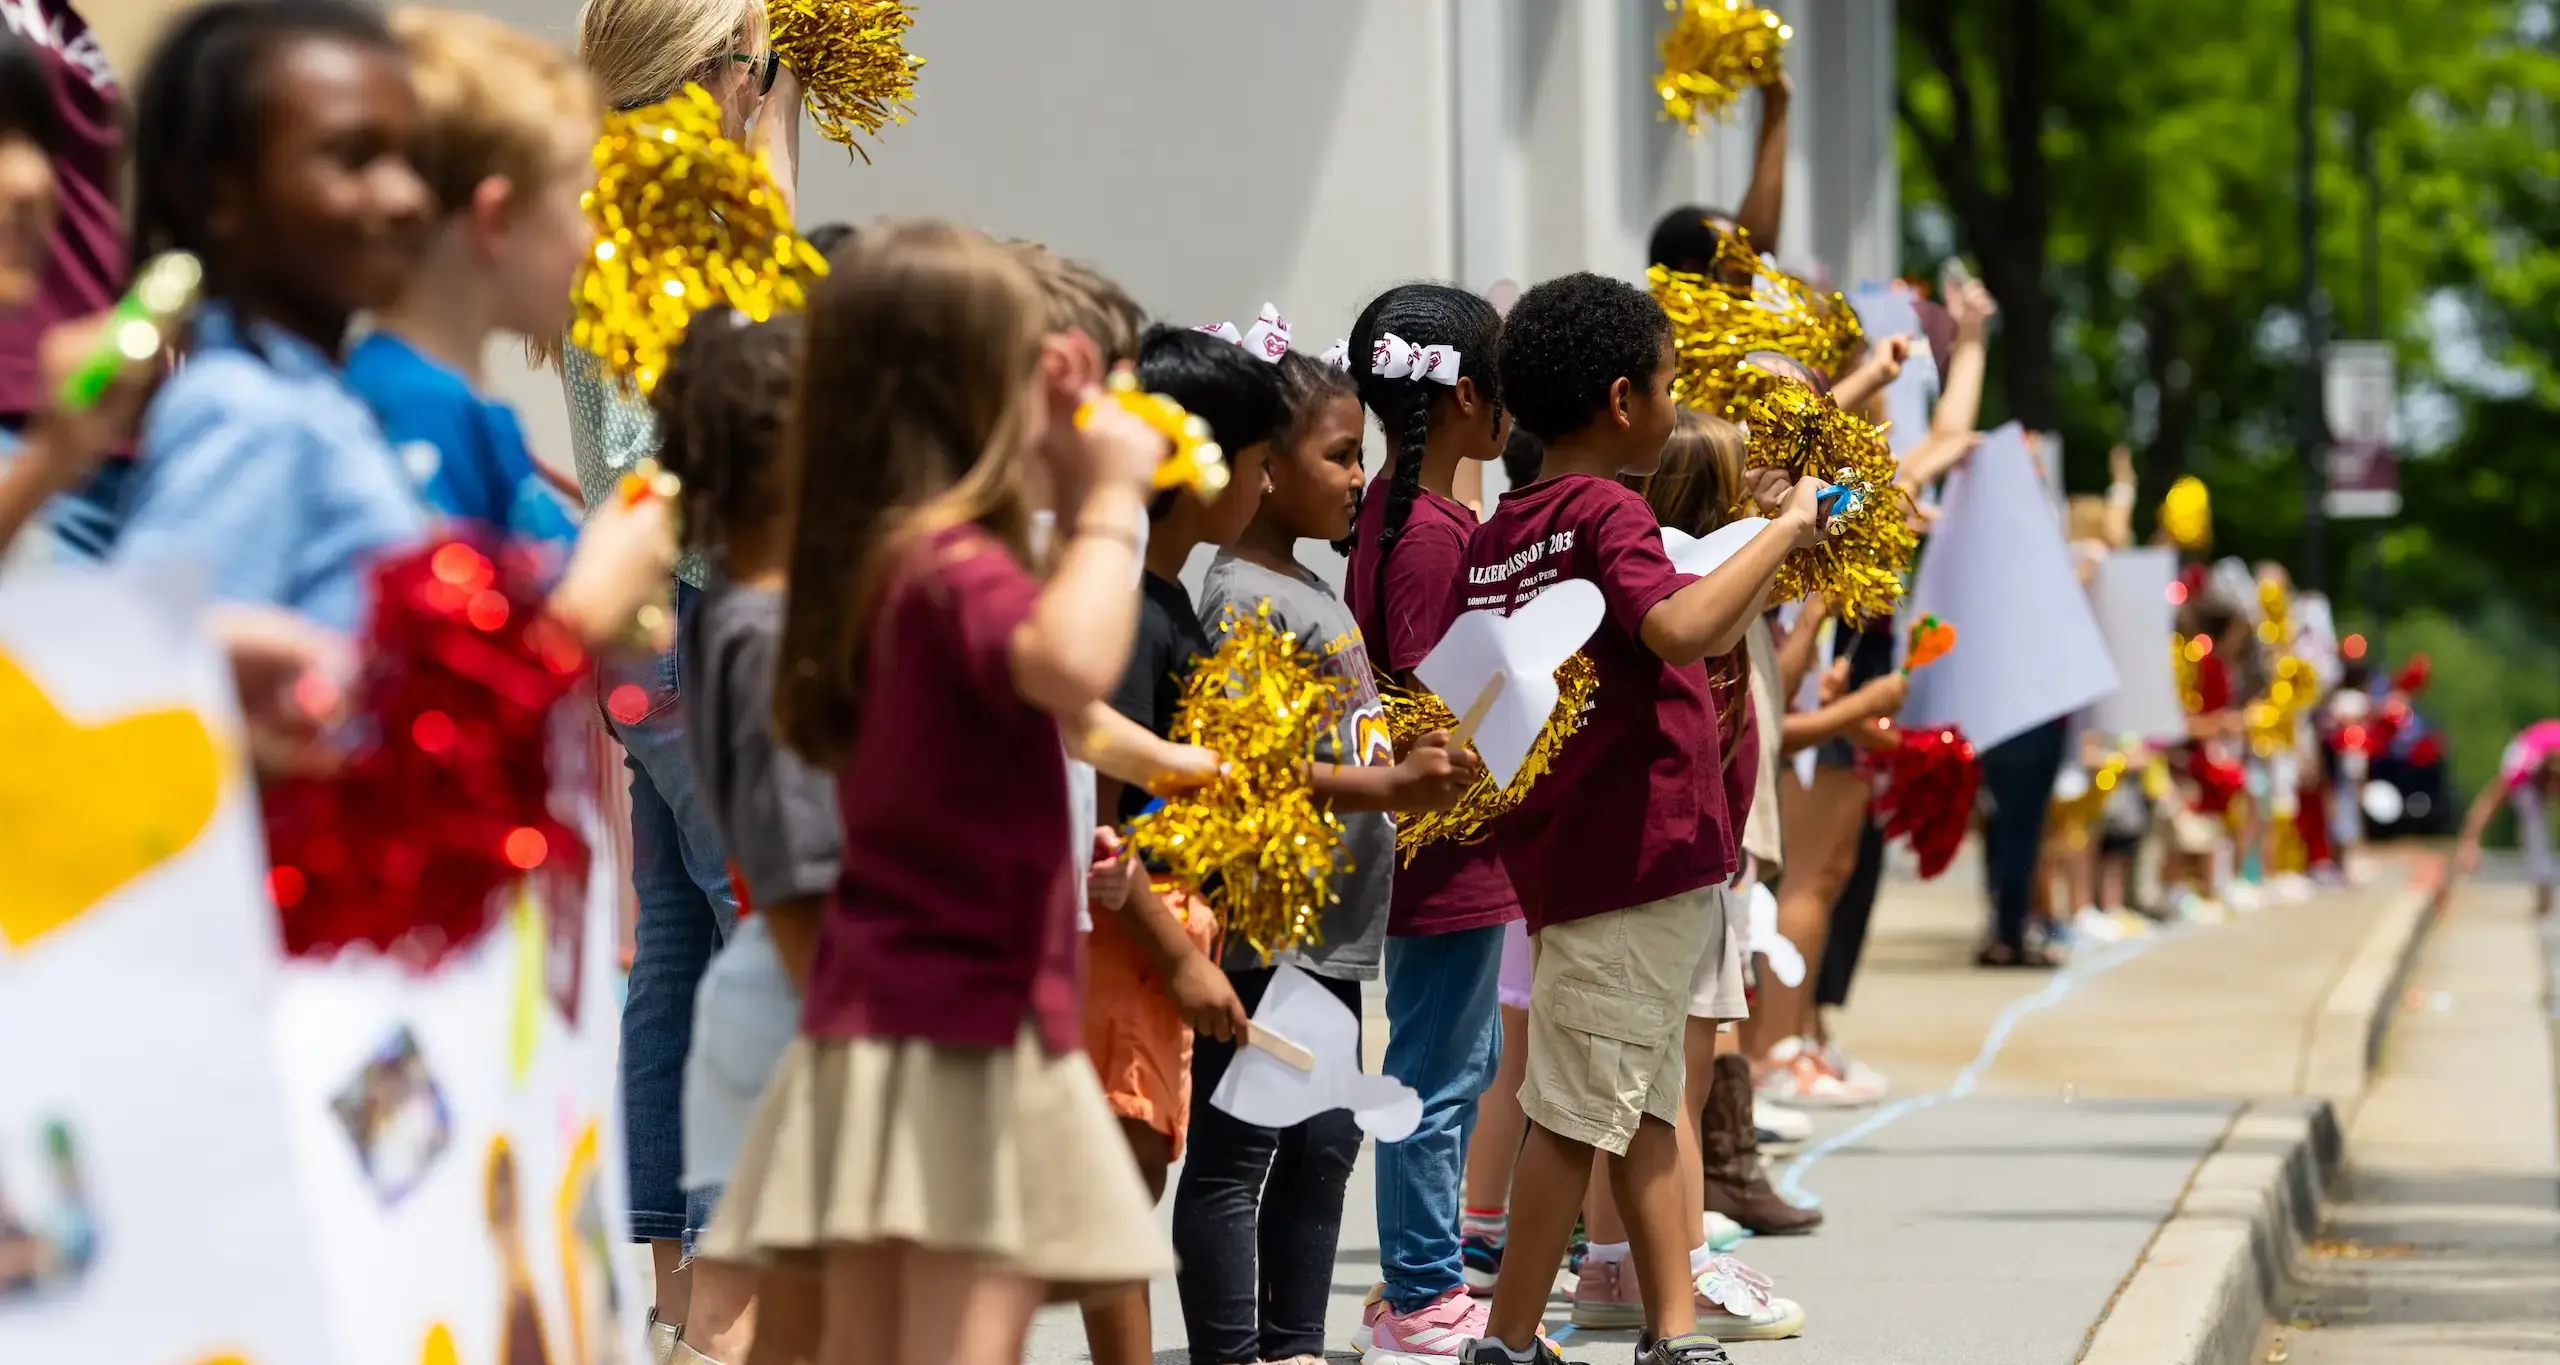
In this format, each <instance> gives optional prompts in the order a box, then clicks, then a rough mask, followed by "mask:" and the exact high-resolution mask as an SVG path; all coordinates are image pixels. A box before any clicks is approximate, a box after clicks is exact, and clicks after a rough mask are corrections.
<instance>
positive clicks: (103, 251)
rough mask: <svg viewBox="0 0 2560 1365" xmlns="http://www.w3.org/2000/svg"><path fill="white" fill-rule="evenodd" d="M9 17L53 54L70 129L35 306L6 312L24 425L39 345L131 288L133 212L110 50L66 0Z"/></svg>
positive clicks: (0, 399)
mask: <svg viewBox="0 0 2560 1365" xmlns="http://www.w3.org/2000/svg"><path fill="white" fill-rule="evenodd" d="M0 22H5V23H6V24H8V26H9V29H10V31H11V32H13V33H15V34H17V35H18V40H19V41H20V42H23V43H25V44H27V45H28V46H30V47H32V48H34V49H35V50H36V53H37V55H38V56H39V57H41V58H42V59H43V62H44V66H45V74H46V75H47V77H49V78H50V80H51V82H52V86H53V89H52V92H51V99H52V102H53V109H54V118H55V121H56V122H58V123H59V124H60V125H61V127H62V143H61V145H59V146H57V147H54V148H52V149H51V150H52V152H53V156H52V163H53V179H54V198H55V202H56V203H57V204H59V205H60V217H59V219H58V220H57V221H56V223H55V225H54V230H53V236H52V239H51V241H50V242H49V243H48V244H47V246H46V248H45V261H44V269H43V272H42V274H41V275H40V276H39V278H38V279H37V282H36V298H35V302H34V303H33V304H32V305H31V306H29V307H26V308H23V309H12V310H7V311H6V312H0V419H7V420H8V421H9V424H10V425H16V423H17V422H18V421H22V420H24V419H25V418H26V416H27V415H28V414H29V413H32V412H34V411H35V410H36V408H37V407H38V406H39V403H38V397H39V396H38V394H37V392H36V385H37V379H36V342H37V341H38V340H39V339H40V338H42V337H43V336H44V334H45V332H46V330H47V329H49V328H51V327H53V326H55V325H56V324H58V323H63V322H68V321H70V320H71V319H74V318H83V317H87V316H89V315H90V314H92V313H96V312H99V311H101V310H103V309H105V308H107V307H108V306H110V305H112V304H113V303H114V302H115V301H116V295H117V294H118V293H120V292H122V291H123V288H124V277H125V259H124V218H123V215H122V214H121V213H120V212H119V211H118V210H117V208H116V200H117V196H118V195H119V194H120V193H121V192H122V186H121V184H120V183H119V174H120V171H119V167H118V161H119V159H120V151H119V149H120V148H121V146H122V143H123V134H122V132H121V128H122V123H121V121H120V119H119V117H118V114H117V108H116V105H117V100H118V92H117V88H116V78H115V73H114V72H113V71H111V70H110V69H109V68H108V66H107V54H106V51H105V49H103V48H101V47H99V46H98V39H97V35H95V34H93V33H91V32H90V31H89V25H88V24H87V23H86V22H85V21H83V20H82V19H81V17H80V16H79V14H78V13H76V12H75V11H74V10H73V9H72V7H71V6H70V5H69V4H67V3H65V0H18V3H15V4H8V5H0Z"/></svg>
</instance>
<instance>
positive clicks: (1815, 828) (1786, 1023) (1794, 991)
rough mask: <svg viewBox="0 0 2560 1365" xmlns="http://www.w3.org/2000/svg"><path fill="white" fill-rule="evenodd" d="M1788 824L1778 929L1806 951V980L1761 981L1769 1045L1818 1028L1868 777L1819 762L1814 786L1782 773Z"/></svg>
mask: <svg viewBox="0 0 2560 1365" xmlns="http://www.w3.org/2000/svg"><path fill="white" fill-rule="evenodd" d="M1778 798H1779V799H1778V805H1779V808H1780V811H1781V817H1782V819H1783V820H1784V821H1785V824H1786V829H1787V876H1786V879H1785V880H1784V881H1782V882H1780V883H1779V887H1778V932H1779V933H1780V934H1782V935H1784V936H1785V937H1786V940H1787V941H1788V942H1789V943H1792V944H1794V945H1795V946H1796V950H1797V951H1798V952H1800V953H1802V954H1803V955H1804V979H1803V980H1802V981H1800V982H1798V983H1797V984H1795V985H1793V986H1789V985H1787V984H1786V983H1784V982H1782V981H1780V980H1778V978H1777V974H1776V973H1774V972H1773V973H1770V974H1768V975H1766V976H1763V977H1762V978H1761V979H1760V1008H1759V1010H1758V1011H1756V1014H1757V1015H1758V1016H1760V1018H1761V1029H1760V1037H1761V1039H1762V1040H1763V1041H1764V1042H1765V1043H1766V1044H1767V1045H1768V1046H1772V1047H1774V1046H1776V1045H1777V1044H1778V1043H1780V1042H1783V1041H1785V1040H1786V1039H1789V1038H1797V1037H1804V1036H1807V1035H1809V1034H1811V1033H1812V1031H1813V1019H1812V1015H1813V991H1814V985H1815V983H1816V982H1817V981H1819V980H1820V979H1821V976H1822V945H1823V941H1824V940H1825V939H1826V938H1827V937H1829V934H1830V929H1831V905H1832V902H1834V901H1836V900H1838V899H1839V898H1840V888H1841V887H1842V886H1844V885H1846V884H1847V882H1848V880H1849V874H1850V873H1852V872H1854V871H1856V870H1857V865H1858V825H1859V822H1860V821H1862V820H1864V819H1865V818H1866V811H1867V783H1866V780H1865V779H1864V778H1861V777H1859V776H1858V775H1857V774H1856V773H1854V772H1851V771H1849V770H1848V769H1845V768H1819V767H1818V768H1815V769H1814V770H1813V785H1812V786H1810V787H1807V786H1804V785H1802V784H1799V783H1798V782H1797V781H1796V780H1795V777H1794V775H1793V774H1787V775H1783V776H1781V777H1780V778H1779V779H1778Z"/></svg>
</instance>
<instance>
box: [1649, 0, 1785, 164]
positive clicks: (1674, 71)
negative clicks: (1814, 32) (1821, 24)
mask: <svg viewBox="0 0 2560 1365" xmlns="http://www.w3.org/2000/svg"><path fill="white" fill-rule="evenodd" d="M1663 8H1664V9H1667V10H1669V11H1671V15H1672V18H1671V29H1670V31H1669V32H1667V33H1665V34H1663V35H1662V75H1661V76H1660V78H1658V79H1657V80H1656V81H1655V82H1654V90H1655V91H1656V92H1657V93H1659V94H1660V95H1661V96H1662V112H1663V116H1664V117H1666V118H1670V119H1674V120H1677V121H1678V122H1681V123H1685V124H1687V125H1688V126H1689V131H1691V132H1693V133H1694V132H1696V131H1698V127H1699V125H1700V123H1701V122H1703V121H1704V120H1705V119H1707V118H1709V117H1711V116H1713V115H1717V114H1721V113H1723V112H1724V111H1725V110H1726V109H1728V108H1730V107H1732V104H1733V102H1734V101H1735V100H1737V99H1739V98H1741V96H1742V92H1743V91H1745V90H1748V89H1750V88H1751V87H1752V86H1755V85H1768V84H1771V83H1772V82H1774V81H1776V80H1777V79H1778V76H1779V72H1780V68H1779V61H1778V58H1779V54H1780V53H1782V52H1784V51H1785V50H1786V46H1787V41H1788V40H1789V39H1791V38H1793V37H1795V30H1794V29H1792V28H1789V27H1787V25H1786V24H1785V23H1783V22H1781V21H1780V20H1779V18H1778V16H1777V15H1776V14H1773V13H1771V12H1770V11H1768V10H1765V9H1762V8H1760V7H1758V6H1756V5H1746V4H1743V3H1742V0H1664V3H1663Z"/></svg>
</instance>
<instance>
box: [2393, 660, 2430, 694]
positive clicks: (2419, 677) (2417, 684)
mask: <svg viewBox="0 0 2560 1365" xmlns="http://www.w3.org/2000/svg"><path fill="white" fill-rule="evenodd" d="M2435 673H2436V661H2435V660H2433V659H2430V658H2428V657H2427V656H2426V655H2424V654H2412V655H2410V656H2409V662H2407V663H2405V664H2402V665H2401V666H2400V672H2399V673H2398V674H2397V675H2395V676H2394V677H2393V678H2392V679H2391V690H2392V691H2394V692H2397V693H2399V694H2400V695H2402V696H2404V697H2414V696H2416V695H2418V694H2419V693H2421V692H2424V691H2426V690H2427V681H2428V680H2429V679H2431V678H2433V677H2434V676H2435Z"/></svg>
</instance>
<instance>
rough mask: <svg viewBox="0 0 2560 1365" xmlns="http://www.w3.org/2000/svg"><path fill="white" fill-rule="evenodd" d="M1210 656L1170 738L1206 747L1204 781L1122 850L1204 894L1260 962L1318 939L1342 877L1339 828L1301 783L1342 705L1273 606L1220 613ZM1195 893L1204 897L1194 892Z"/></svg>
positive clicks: (1336, 688) (1342, 686)
mask: <svg viewBox="0 0 2560 1365" xmlns="http://www.w3.org/2000/svg"><path fill="white" fill-rule="evenodd" d="M1223 628H1224V630H1225V632H1226V634H1225V638H1223V639H1221V640H1220V641H1219V642H1218V649H1217V652H1216V653H1214V654H1212V655H1210V656H1209V657H1208V658H1206V659H1202V660H1201V661H1200V662H1199V663H1198V665H1196V666H1195V667H1194V668H1193V669H1192V672H1191V680H1190V682H1189V683H1188V684H1186V685H1185V687H1184V690H1183V694H1182V701H1181V703H1180V704H1179V705H1178V706H1176V707H1175V709H1174V713H1173V727H1172V730H1171V738H1172V739H1173V740H1175V741H1176V742H1177V743H1184V744H1197V745H1200V746H1201V747H1203V748H1206V749H1209V750H1212V751H1214V752H1215V753H1216V754H1217V755H1218V758H1219V760H1220V764H1221V766H1220V768H1219V772H1218V776H1217V778H1216V779H1215V780H1214V781H1212V782H1211V783H1210V784H1209V785H1207V786H1205V787H1202V788H1199V789H1197V790H1195V791H1191V792H1186V793H1184V794H1183V795H1181V796H1178V797H1172V798H1169V799H1167V800H1166V801H1165V802H1164V803H1163V804H1162V805H1159V806H1157V807H1156V808H1154V809H1153V810H1150V811H1148V812H1147V813H1146V814H1144V815H1141V816H1139V817H1138V818H1137V820H1136V821H1134V822H1132V823H1131V824H1130V826H1129V846H1130V847H1131V848H1133V849H1135V850H1136V851H1137V852H1138V853H1139V854H1140V855H1142V856H1144V857H1145V858H1147V859H1148V860H1149V861H1150V862H1152V863H1154V864H1155V865H1157V866H1160V867H1163V868H1165V869H1166V870H1167V872H1168V873H1169V874H1170V875H1171V876H1172V877H1173V878H1174V879H1175V880H1177V881H1179V882H1181V883H1182V884H1183V885H1184V886H1187V887H1190V888H1191V889H1192V890H1194V891H1203V889H1204V888H1213V889H1214V894H1210V899H1211V901H1212V902H1213V903H1214V904H1215V905H1216V906H1217V907H1218V911H1219V918H1220V922H1221V923H1222V924H1224V925H1225V926H1226V930H1227V932H1228V933H1229V934H1230V935H1232V936H1238V937H1241V938H1242V939H1243V940H1244V941H1245V942H1247V943H1249V944H1251V945H1253V947H1254V950H1255V951H1257V952H1259V953H1261V954H1262V955H1263V957H1264V958H1265V959H1266V960H1267V959H1268V958H1269V957H1270V956H1271V955H1272V954H1273V953H1277V952H1280V951H1282V950H1284V949H1289V948H1297V947H1302V946H1306V945H1309V944H1313V943H1315V942H1317V939H1318V933H1319V930H1320V928H1321V924H1320V917H1321V915H1322V913H1323V911H1324V907H1325V906H1326V905H1328V904H1330V903H1331V902H1332V901H1333V898H1334V890H1333V878H1334V874H1335V873H1336V872H1339V871H1343V870H1347V868H1348V864H1347V863H1345V862H1344V861H1343V858H1342V824H1341V822H1340V821H1339V820H1336V819H1335V818H1334V815H1333V811H1332V810H1331V808H1330V807H1329V806H1328V805H1326V804H1325V803H1323V802H1321V801H1318V800H1317V799H1316V795H1315V791H1314V789H1313V788H1312V787H1311V786H1309V785H1308V777H1309V773H1310V771H1311V769H1312V767H1313V765H1314V763H1315V752H1316V741H1317V740H1318V739H1319V738H1321V737H1323V736H1325V735H1328V734H1330V733H1332V732H1333V730H1334V727H1335V726H1337V725H1338V724H1340V723H1341V720H1342V716H1343V713H1344V711H1345V710H1346V709H1347V708H1348V707H1349V706H1350V704H1351V697H1350V684H1349V683H1348V682H1347V681H1345V680H1343V679H1341V678H1335V677H1327V676H1326V675H1325V674H1324V673H1323V671H1322V670H1321V669H1320V667H1319V666H1318V662H1317V660H1316V658H1315V656H1314V655H1313V654H1311V653H1308V652H1306V651H1303V650H1301V649H1299V648H1298V637H1297V636H1296V635H1294V634H1291V633H1288V632H1285V631H1281V630H1278V629H1276V628H1274V627H1273V625H1272V624H1271V608H1270V606H1269V604H1267V603H1266V604H1265V605H1263V606H1262V607H1261V608H1260V609H1259V610H1257V611H1256V612H1254V613H1253V614H1252V615H1249V616H1248V615H1246V614H1244V613H1243V612H1240V611H1236V612H1230V613H1228V616H1227V619H1226V621H1225V622H1224V623H1223ZM1204 894H1209V893H1207V892H1204Z"/></svg>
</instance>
